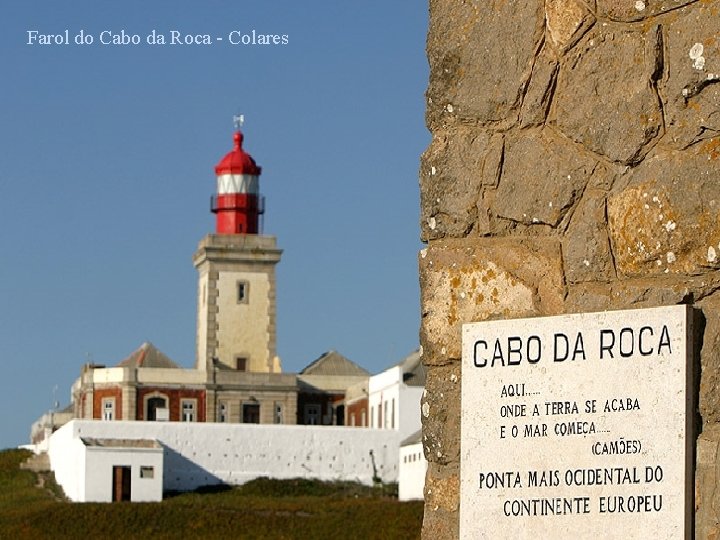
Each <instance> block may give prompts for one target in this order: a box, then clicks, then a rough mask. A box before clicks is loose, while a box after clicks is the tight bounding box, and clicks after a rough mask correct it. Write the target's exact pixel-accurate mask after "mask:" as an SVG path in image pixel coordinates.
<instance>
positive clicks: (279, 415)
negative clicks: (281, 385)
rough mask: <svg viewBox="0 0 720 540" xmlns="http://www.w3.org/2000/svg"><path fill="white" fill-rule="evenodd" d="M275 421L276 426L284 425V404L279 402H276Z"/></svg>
mask: <svg viewBox="0 0 720 540" xmlns="http://www.w3.org/2000/svg"><path fill="white" fill-rule="evenodd" d="M274 421H275V423H276V424H282V423H283V406H282V403H278V402H277V401H276V402H275V414H274Z"/></svg>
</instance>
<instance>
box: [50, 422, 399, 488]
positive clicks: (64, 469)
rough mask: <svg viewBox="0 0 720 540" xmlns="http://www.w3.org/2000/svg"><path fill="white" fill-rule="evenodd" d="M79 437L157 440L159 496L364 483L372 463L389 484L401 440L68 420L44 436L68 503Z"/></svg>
mask: <svg viewBox="0 0 720 540" xmlns="http://www.w3.org/2000/svg"><path fill="white" fill-rule="evenodd" d="M80 437H91V438H97V439H154V440H157V441H158V442H159V443H160V444H161V445H162V447H163V461H164V465H163V478H164V485H163V488H164V490H166V491H168V490H177V491H188V490H193V489H195V488H197V487H200V486H205V485H215V484H221V483H226V484H234V485H240V484H243V483H245V482H247V481H249V480H252V479H254V478H258V477H262V476H266V477H269V478H280V479H282V478H285V479H287V478H298V477H301V478H316V479H321V480H354V481H358V482H361V483H363V484H367V485H370V484H372V481H373V459H374V461H375V466H376V469H377V475H378V476H379V477H380V478H381V479H382V480H383V481H384V482H397V480H398V457H399V445H400V440H401V439H400V433H398V432H397V431H395V430H374V429H358V428H350V427H335V426H290V425H254V424H215V423H186V422H124V421H116V422H104V421H99V420H73V421H71V422H69V423H67V424H66V425H64V426H63V427H62V428H61V429H59V430H58V431H56V432H55V433H54V434H53V435H52V437H51V439H50V450H49V454H50V463H51V467H52V469H53V471H55V476H56V478H57V481H58V483H59V484H60V485H62V486H63V489H65V491H66V493H67V494H68V496H69V497H70V498H71V499H73V500H83V499H81V498H76V497H74V496H73V495H76V494H77V495H80V496H82V497H84V492H83V493H80V489H81V488H80V486H81V484H82V481H81V480H80V479H81V478H82V477H83V476H84V475H85V474H86V473H85V469H86V467H85V462H84V455H85V453H84V451H83V450H84V447H83V444H82V441H80ZM371 451H372V458H371V455H370V452H371ZM81 456H82V458H81ZM87 474H92V471H87Z"/></svg>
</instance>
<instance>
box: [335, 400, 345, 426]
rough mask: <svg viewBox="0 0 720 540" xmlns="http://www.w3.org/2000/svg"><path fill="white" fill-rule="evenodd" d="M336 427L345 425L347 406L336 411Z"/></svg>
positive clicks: (338, 407) (339, 406) (341, 406)
mask: <svg viewBox="0 0 720 540" xmlns="http://www.w3.org/2000/svg"><path fill="white" fill-rule="evenodd" d="M335 425H336V426H344V425H345V405H338V406H337V408H336V409H335Z"/></svg>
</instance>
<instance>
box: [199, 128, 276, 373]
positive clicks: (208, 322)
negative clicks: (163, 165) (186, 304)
mask: <svg viewBox="0 0 720 540" xmlns="http://www.w3.org/2000/svg"><path fill="white" fill-rule="evenodd" d="M260 173H261V168H260V167H259V166H258V165H257V164H256V163H255V160H254V159H253V158H252V157H251V156H250V154H248V153H247V152H245V150H244V149H243V134H242V133H241V132H240V126H239V125H238V126H237V130H236V132H235V135H234V148H233V149H232V150H231V151H230V152H229V153H228V154H226V155H225V157H224V158H222V159H221V160H220V162H219V163H218V164H217V166H216V167H215V174H216V177H217V191H216V194H215V195H214V196H213V197H212V204H211V208H212V212H213V213H214V214H215V215H216V225H215V233H214V234H208V235H207V236H206V237H205V238H203V239H202V240H201V241H200V245H199V246H198V250H197V251H196V252H195V254H194V256H193V263H194V265H195V268H197V271H198V274H199V276H198V277H199V279H198V310H197V313H198V320H197V354H196V368H197V369H200V370H207V371H211V370H213V369H222V370H236V371H246V372H255V373H279V372H280V371H281V367H280V360H279V358H278V357H277V352H276V345H275V265H276V264H277V263H278V262H279V261H280V255H281V253H282V250H280V249H278V248H277V247H276V242H275V237H273V236H265V235H263V234H261V231H260V227H259V224H260V216H261V215H262V214H263V212H264V199H263V197H262V196H261V195H260V185H259V184H260Z"/></svg>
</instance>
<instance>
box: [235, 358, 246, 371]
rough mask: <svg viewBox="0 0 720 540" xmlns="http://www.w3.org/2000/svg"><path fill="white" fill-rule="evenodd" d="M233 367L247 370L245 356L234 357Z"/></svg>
mask: <svg viewBox="0 0 720 540" xmlns="http://www.w3.org/2000/svg"><path fill="white" fill-rule="evenodd" d="M235 369H237V370H238V371H247V358H246V357H245V356H236V357H235Z"/></svg>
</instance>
